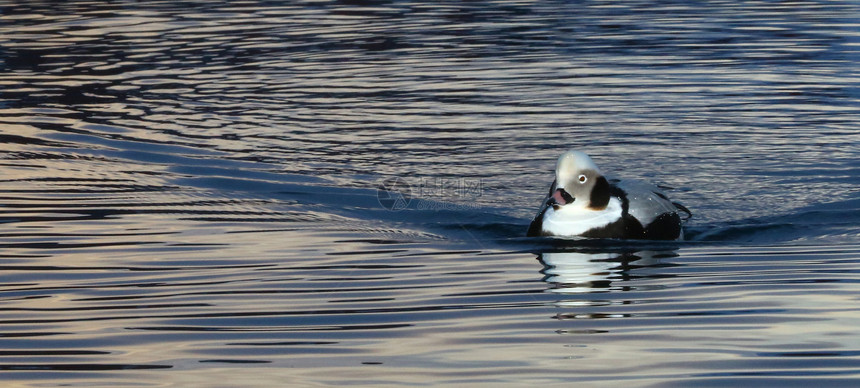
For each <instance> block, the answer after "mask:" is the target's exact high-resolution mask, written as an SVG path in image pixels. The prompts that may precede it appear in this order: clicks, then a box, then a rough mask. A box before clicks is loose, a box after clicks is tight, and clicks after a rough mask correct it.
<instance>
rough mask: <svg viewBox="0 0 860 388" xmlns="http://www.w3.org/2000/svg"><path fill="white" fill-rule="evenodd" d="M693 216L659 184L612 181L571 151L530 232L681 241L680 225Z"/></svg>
mask: <svg viewBox="0 0 860 388" xmlns="http://www.w3.org/2000/svg"><path fill="white" fill-rule="evenodd" d="M681 213H683V214H684V218H682V217H681ZM690 216H692V214H691V213H690V211H689V210H687V208H686V207H684V206H683V205H681V204H678V203H675V202H672V201H671V200H669V198H668V197H666V194H664V193H663V192H662V191H661V190H660V189H659V188H658V187H656V186H654V185H651V184H648V183H644V182H640V181H631V180H623V181H622V180H615V179H613V180H608V179H606V178H605V177H604V176H603V174H601V173H600V169H599V168H597V165H596V164H594V162H593V161H592V160H591V158H589V157H588V155H586V154H585V153H583V152H580V151H575V150H571V151H567V152H565V153H564V154H562V155H561V156H560V157H559V158H558V164H557V165H556V169H555V181H554V182H553V183H552V186H550V189H549V194H548V195H547V197H546V199H545V200H544V202H543V206H542V207H541V209H540V211H539V212H538V214H537V216H535V219H534V220H533V221H532V222H531V225H529V230H528V233H527V236H560V237H574V236H579V237H589V238H615V239H637V240H682V239H683V238H684V231H683V229H682V228H681V225H682V224H683V223H684V221H686V220H687V219H689V218H690Z"/></svg>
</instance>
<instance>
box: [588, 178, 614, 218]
mask: <svg viewBox="0 0 860 388" xmlns="http://www.w3.org/2000/svg"><path fill="white" fill-rule="evenodd" d="M609 190H610V189H609V182H608V181H606V178H604V177H602V176H599V177H597V179H596V180H595V181H594V187H593V188H592V189H591V198H589V204H588V207H590V208H592V209H594V210H603V209H605V208H606V206H607V205H609Z"/></svg>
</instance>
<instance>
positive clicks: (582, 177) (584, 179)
mask: <svg viewBox="0 0 860 388" xmlns="http://www.w3.org/2000/svg"><path fill="white" fill-rule="evenodd" d="M587 180H588V177H586V176H585V175H580V176H579V183H585V181H587Z"/></svg>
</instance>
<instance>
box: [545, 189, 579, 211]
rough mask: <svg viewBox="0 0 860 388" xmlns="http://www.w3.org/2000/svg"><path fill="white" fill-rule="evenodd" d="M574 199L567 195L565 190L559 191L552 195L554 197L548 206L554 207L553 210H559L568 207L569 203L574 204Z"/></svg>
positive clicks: (548, 202)
mask: <svg viewBox="0 0 860 388" xmlns="http://www.w3.org/2000/svg"><path fill="white" fill-rule="evenodd" d="M573 200H574V199H573V198H571V197H570V195H569V194H567V192H566V191H564V189H558V190H556V191H554V192H553V193H552V197H550V199H549V200H548V201H547V205H549V206H552V208H553V209H555V210H558V209H560V208H561V207H562V206H564V205H567V204H568V203H571V202H573Z"/></svg>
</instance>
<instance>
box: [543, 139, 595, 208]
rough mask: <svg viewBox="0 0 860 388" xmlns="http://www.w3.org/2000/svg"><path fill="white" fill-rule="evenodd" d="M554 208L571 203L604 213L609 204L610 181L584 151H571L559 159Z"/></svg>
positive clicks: (553, 197) (556, 168) (556, 171)
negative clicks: (603, 210)
mask: <svg viewBox="0 0 860 388" xmlns="http://www.w3.org/2000/svg"><path fill="white" fill-rule="evenodd" d="M552 200H554V203H552V205H553V206H554V207H556V209H558V208H559V207H561V206H565V205H568V204H571V203H576V204H577V206H582V207H588V208H591V209H593V210H602V209H603V208H605V207H606V204H607V203H609V182H607V181H606V178H604V177H603V174H601V173H600V169H599V168H597V165H596V164H594V161H592V160H591V158H589V157H588V155H586V154H585V153H584V152H580V151H576V150H570V151H567V152H565V153H563V154H562V155H561V156H559V158H558V164H556V167H555V188H554V190H553V193H552V199H551V201H552Z"/></svg>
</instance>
